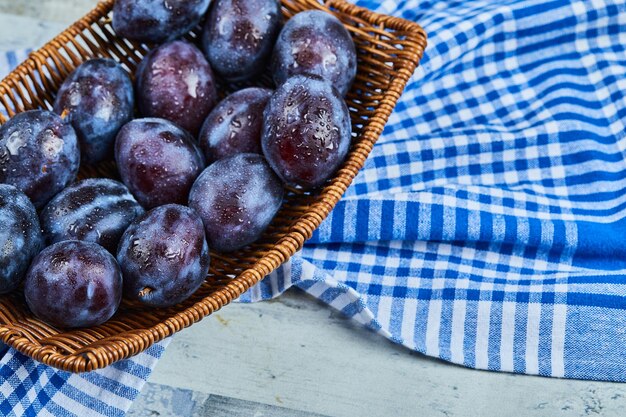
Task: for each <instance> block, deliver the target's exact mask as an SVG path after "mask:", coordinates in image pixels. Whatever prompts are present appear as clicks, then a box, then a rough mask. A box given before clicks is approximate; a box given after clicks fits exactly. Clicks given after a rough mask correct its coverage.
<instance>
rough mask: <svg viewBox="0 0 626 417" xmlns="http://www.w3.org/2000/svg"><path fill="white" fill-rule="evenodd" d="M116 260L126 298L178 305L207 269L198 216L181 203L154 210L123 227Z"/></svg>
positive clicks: (198, 282) (198, 284)
mask: <svg viewBox="0 0 626 417" xmlns="http://www.w3.org/2000/svg"><path fill="white" fill-rule="evenodd" d="M117 260H118V261H119V263H120V266H121V268H122V272H123V275H124V294H125V295H126V296H127V297H129V298H131V299H136V300H139V301H141V302H142V303H144V304H146V305H149V306H153V307H167V306H171V305H174V304H178V303H180V302H182V301H184V300H186V299H187V298H189V297H190V296H191V295H192V294H193V293H194V292H195V291H196V290H197V289H198V288H199V287H200V285H202V283H203V282H204V279H205V278H206V275H207V273H208V271H209V261H210V257H209V246H208V244H207V241H206V238H205V235H204V229H203V227H202V220H201V219H200V217H198V214H196V212H195V211H193V210H192V209H190V208H189V207H185V206H180V205H176V204H168V205H165V206H161V207H158V208H156V209H153V210H151V211H149V212H148V213H146V214H145V215H143V216H141V217H139V218H137V219H136V220H135V221H134V222H133V223H132V224H131V225H130V227H129V228H128V229H127V230H126V232H124V235H123V236H122V240H121V241H120V246H119V250H118V253H117Z"/></svg>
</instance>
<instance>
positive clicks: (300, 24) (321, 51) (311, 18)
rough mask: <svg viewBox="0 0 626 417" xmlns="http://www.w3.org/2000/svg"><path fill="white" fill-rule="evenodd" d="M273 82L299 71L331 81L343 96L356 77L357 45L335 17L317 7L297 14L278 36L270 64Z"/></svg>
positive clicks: (279, 82)
mask: <svg viewBox="0 0 626 417" xmlns="http://www.w3.org/2000/svg"><path fill="white" fill-rule="evenodd" d="M271 69H272V74H273V76H274V82H275V83H276V85H280V84H282V83H284V82H285V80H287V79H288V78H289V77H291V76H294V75H298V74H313V75H319V76H320V77H322V78H324V79H327V80H329V81H330V82H332V84H333V86H335V88H336V89H337V90H339V92H340V93H341V95H342V96H345V95H346V94H347V93H348V91H349V90H350V87H351V86H352V83H353V82H354V79H355V78H356V70H357V62H356V48H355V46H354V41H353V40H352V37H351V36H350V33H349V32H348V31H347V30H346V28H345V27H344V26H343V24H342V23H341V21H339V19H337V18H336V17H335V16H333V15H331V14H329V13H326V12H322V11H320V10H309V11H305V12H301V13H298V14H297V15H295V16H294V17H292V18H291V19H289V21H287V23H286V24H285V27H284V28H283V30H282V31H281V32H280V35H278V40H277V41H276V46H275V47H274V53H273V55H272V63H271Z"/></svg>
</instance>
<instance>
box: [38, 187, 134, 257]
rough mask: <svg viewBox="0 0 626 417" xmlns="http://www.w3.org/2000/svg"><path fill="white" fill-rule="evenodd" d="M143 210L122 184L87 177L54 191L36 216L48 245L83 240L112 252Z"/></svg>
mask: <svg viewBox="0 0 626 417" xmlns="http://www.w3.org/2000/svg"><path fill="white" fill-rule="evenodd" d="M143 213H144V210H143V208H142V207H141V206H140V205H139V203H137V201H135V199H134V198H133V196H132V195H131V194H130V192H129V191H128V188H126V187H125V186H124V184H122V183H120V182H118V181H114V180H111V179H108V178H90V179H86V180H82V181H79V182H77V183H75V184H72V185H70V186H69V187H67V188H66V189H65V190H63V191H61V192H60V193H59V194H57V195H56V196H55V197H54V198H53V199H52V200H50V202H49V203H48V205H46V207H45V208H44V209H43V210H42V211H41V213H40V215H39V218H40V220H41V227H42V229H43V233H44V236H45V238H46V241H47V242H48V244H50V245H51V244H53V243H57V242H61V241H64V240H82V241H86V242H93V243H97V244H99V245H101V246H102V247H104V248H105V249H106V250H108V251H109V252H111V253H115V252H116V250H117V244H118V242H119V241H120V238H121V237H122V233H124V231H125V230H126V228H127V227H128V225H129V224H130V223H131V222H132V221H133V220H135V218H136V217H137V216H139V215H141V214H143Z"/></svg>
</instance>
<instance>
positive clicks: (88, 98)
mask: <svg viewBox="0 0 626 417" xmlns="http://www.w3.org/2000/svg"><path fill="white" fill-rule="evenodd" d="M134 105H135V104H134V94H133V84H132V82H131V81H130V78H129V76H128V74H127V73H126V71H124V69H123V68H122V67H121V66H120V65H119V64H118V63H117V62H115V61H113V60H112V59H91V60H89V61H86V62H84V63H83V64H82V65H80V66H79V67H78V68H76V70H74V72H72V73H71V74H70V76H69V77H67V79H66V80H65V82H64V83H63V84H62V85H61V88H60V89H59V92H58V94H57V96H56V100H55V101H54V111H55V112H56V113H57V114H64V112H65V114H67V117H68V120H69V121H70V122H71V123H72V126H74V129H75V130H76V134H77V135H78V141H79V143H80V147H81V151H82V155H81V157H82V158H81V159H82V161H83V163H88V164H93V163H97V162H100V161H102V160H104V159H106V158H110V157H112V156H113V142H114V141H115V135H117V132H118V131H119V130H120V128H121V127H122V126H123V125H124V124H126V123H127V122H129V121H130V119H132V117H133V109H134Z"/></svg>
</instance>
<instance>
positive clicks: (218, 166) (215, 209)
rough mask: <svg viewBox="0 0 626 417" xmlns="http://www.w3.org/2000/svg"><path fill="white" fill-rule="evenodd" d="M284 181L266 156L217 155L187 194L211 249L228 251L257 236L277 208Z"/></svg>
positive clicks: (281, 197) (280, 200) (243, 244)
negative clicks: (225, 156)
mask: <svg viewBox="0 0 626 417" xmlns="http://www.w3.org/2000/svg"><path fill="white" fill-rule="evenodd" d="M283 195H284V189H283V185H282V183H281V182H280V180H279V179H278V177H277V176H276V175H275V174H274V172H273V171H272V169H271V168H270V167H269V165H268V164H267V162H265V159H264V158H263V157H262V156H261V155H257V154H238V155H235V156H231V157H227V158H224V159H220V160H219V161H217V162H215V163H213V164H212V165H210V166H209V167H208V168H207V169H205V170H204V172H203V173H202V174H201V175H200V176H199V177H198V179H197V180H196V182H195V184H194V185H193V188H192V189H191V192H190V194H189V207H192V208H193V209H195V210H196V211H197V212H198V214H199V215H200V217H201V218H202V221H203V222H204V228H205V230H206V235H207V240H208V242H209V245H210V246H211V248H212V249H216V250H218V251H221V252H230V251H234V250H237V249H241V248H243V247H244V246H246V245H248V244H250V243H252V242H254V241H255V240H257V239H258V238H259V237H260V236H261V234H262V233H263V232H264V231H265V229H266V228H267V226H269V224H270V222H271V221H272V219H273V218H274V216H275V215H276V213H277V212H278V209H279V208H280V205H281V204H282V201H283Z"/></svg>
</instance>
